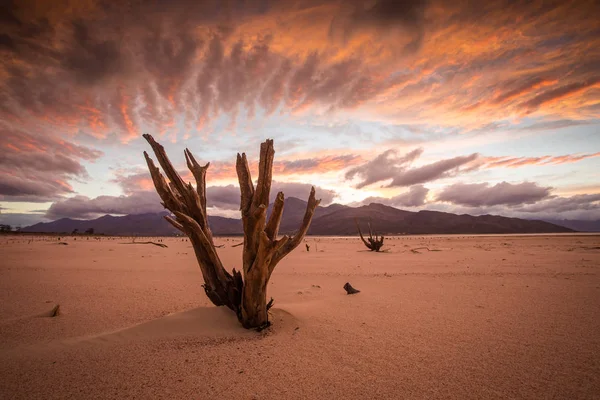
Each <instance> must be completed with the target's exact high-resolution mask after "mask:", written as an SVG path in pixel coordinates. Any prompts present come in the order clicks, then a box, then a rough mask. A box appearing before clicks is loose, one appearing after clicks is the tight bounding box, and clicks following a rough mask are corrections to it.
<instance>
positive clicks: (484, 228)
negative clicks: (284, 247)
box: [21, 197, 594, 236]
mask: <svg viewBox="0 0 600 400" xmlns="http://www.w3.org/2000/svg"><path fill="white" fill-rule="evenodd" d="M305 209H306V202H305V201H303V200H300V199H297V198H294V197H290V198H287V199H286V202H285V208H284V213H283V218H282V221H281V225H280V231H279V232H280V233H281V234H285V233H294V231H295V230H296V229H298V228H299V227H300V224H301V222H302V219H303V217H304V211H305ZM270 210H271V208H269V210H268V212H269V213H270ZM165 215H168V213H167V212H166V211H165V212H162V213H156V214H131V215H125V216H112V215H105V216H103V217H100V218H97V219H92V220H78V219H70V218H62V219H59V220H56V221H53V222H43V223H38V224H35V225H31V226H28V227H25V228H23V229H22V230H21V231H22V232H38V233H63V234H65V233H71V232H73V231H74V230H75V229H77V230H78V232H85V231H86V230H89V229H90V228H91V229H93V230H94V233H96V234H105V235H122V236H133V235H137V236H170V235H176V234H178V233H179V232H178V231H176V230H175V228H173V227H172V226H171V225H170V224H169V223H167V222H166V221H165V220H164V218H163V217H164V216H165ZM355 220H358V221H359V223H360V224H361V226H362V228H363V230H365V231H366V230H367V229H368V228H367V222H369V221H370V222H371V226H372V227H373V229H374V230H375V231H376V232H377V233H379V234H384V235H390V234H477V233H560V232H573V231H576V230H579V229H581V228H582V227H583V228H585V227H588V228H593V227H594V225H593V224H589V226H584V224H582V223H584V222H589V221H575V222H579V223H578V224H577V223H576V224H572V226H566V225H565V223H564V221H563V222H562V223H561V221H555V223H551V222H547V221H538V220H525V219H519V218H507V217H501V216H497V215H481V216H472V215H468V214H462V215H457V214H451V213H445V212H439V211H425V210H423V211H418V212H412V211H405V210H400V209H397V208H394V207H390V206H386V205H383V204H378V203H371V204H369V205H365V206H361V207H350V206H345V205H341V204H331V205H329V206H326V207H320V206H319V207H318V208H317V209H316V210H315V215H314V217H313V221H312V224H311V227H310V229H309V231H308V234H312V235H355V234H356V233H357V232H356V225H355ZM209 225H210V227H211V230H212V232H213V234H214V235H241V234H242V221H241V220H240V219H235V218H225V217H217V216H209ZM578 228H579V229H578ZM582 230H587V229H582Z"/></svg>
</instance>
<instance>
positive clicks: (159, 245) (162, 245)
mask: <svg viewBox="0 0 600 400" xmlns="http://www.w3.org/2000/svg"><path fill="white" fill-rule="evenodd" d="M121 244H153V245H155V246H158V247H169V246H167V245H166V244H162V243H156V242H131V243H121Z"/></svg>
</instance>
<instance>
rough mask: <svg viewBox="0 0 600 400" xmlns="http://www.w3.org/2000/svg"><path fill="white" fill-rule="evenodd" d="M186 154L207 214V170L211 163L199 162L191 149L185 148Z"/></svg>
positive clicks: (202, 205)
mask: <svg viewBox="0 0 600 400" xmlns="http://www.w3.org/2000/svg"><path fill="white" fill-rule="evenodd" d="M184 154H185V161H186V163H187V166H188V168H189V170H190V171H192V174H193V175H194V178H195V179H196V191H197V192H198V196H199V197H200V206H201V208H202V211H203V213H204V214H205V215H206V170H207V169H208V167H209V166H210V163H206V165H204V166H202V165H200V164H198V162H197V161H196V159H195V158H194V156H193V155H192V152H191V151H190V150H189V149H185V151H184Z"/></svg>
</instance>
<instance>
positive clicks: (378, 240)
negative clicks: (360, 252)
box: [354, 218, 383, 252]
mask: <svg viewBox="0 0 600 400" xmlns="http://www.w3.org/2000/svg"><path fill="white" fill-rule="evenodd" d="M354 222H355V223H356V229H358V234H359V235H360V240H362V242H363V243H364V244H365V246H367V248H368V249H369V250H371V251H375V252H379V251H381V248H382V247H383V236H380V237H377V235H375V237H374V238H373V229H371V222H368V225H369V237H368V239H367V240H368V241H367V240H365V238H364V237H363V234H362V232H361V230H360V225H358V220H356V218H355V219H354Z"/></svg>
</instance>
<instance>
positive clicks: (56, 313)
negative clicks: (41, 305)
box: [37, 304, 60, 318]
mask: <svg viewBox="0 0 600 400" xmlns="http://www.w3.org/2000/svg"><path fill="white" fill-rule="evenodd" d="M59 315H60V304H56V305H55V306H54V307H52V310H50V311H46V312H44V313H41V314H39V315H37V317H40V318H54V317H58V316H59Z"/></svg>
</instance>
